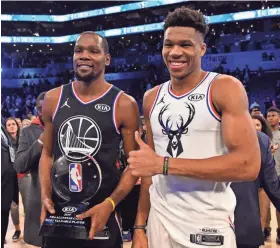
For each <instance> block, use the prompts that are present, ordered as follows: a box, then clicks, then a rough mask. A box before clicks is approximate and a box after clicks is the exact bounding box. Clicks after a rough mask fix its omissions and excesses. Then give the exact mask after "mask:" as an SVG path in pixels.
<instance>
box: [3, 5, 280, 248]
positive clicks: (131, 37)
mask: <svg viewBox="0 0 280 248" xmlns="http://www.w3.org/2000/svg"><path fill="white" fill-rule="evenodd" d="M180 6H186V7H190V8H193V9H196V10H199V11H201V12H203V13H204V14H205V15H206V16H207V20H208V22H209V24H210V30H209V33H208V35H207V37H206V43H207V46H208V48H207V53H206V55H205V56H204V58H203V59H202V61H203V63H202V68H203V69H204V70H211V71H216V72H219V73H225V74H229V75H233V76H235V77H237V78H238V79H239V80H240V81H241V82H242V83H243V84H244V87H245V88H246V91H247V93H248V97H249V101H250V105H251V106H254V105H260V108H261V110H262V112H263V113H265V112H266V110H267V109H268V108H269V107H271V106H277V107H280V2H279V1H254V2H248V1H241V2H230V1H226V2H223V1H216V2H203V1H197V2H194V1H179V0H178V1H175V0H173V1H171V0H166V1H164V0H163V1H146V2H138V1H103V2H101V1H100V2H98V1H91V2H80V1H79V2H78V1H76V2H75V1H73V2H68V1H40V2H39V1H37V2H35V1H32V2H31V1H30V2H27V1H2V2H1V9H2V10H1V90H2V91H1V106H2V109H1V113H2V115H1V117H2V118H1V120H2V123H3V122H4V121H5V118H7V117H10V116H12V117H20V118H22V119H23V118H26V117H27V116H28V115H33V114H34V115H36V111H37V110H36V108H35V99H36V97H37V96H38V94H39V93H40V92H42V91H46V90H49V89H52V88H54V87H57V86H60V85H61V84H66V83H68V82H69V81H71V80H74V75H73V71H72V54H73V47H74V41H75V39H76V38H77V36H78V34H79V33H81V32H83V31H89V30H90V31H97V32H99V33H100V34H102V35H104V36H105V37H106V38H107V39H108V42H109V47H110V53H111V55H112V62H111V65H110V66H109V67H108V68H107V69H106V79H107V81H109V82H110V83H112V84H114V85H116V86H118V87H119V88H121V89H123V90H124V91H125V92H127V93H128V94H130V95H132V96H133V97H134V98H135V99H136V100H137V102H138V104H139V108H140V110H141V109H142V98H143V94H144V92H145V91H146V90H147V89H150V88H151V87H153V86H155V85H158V84H160V83H162V82H165V81H167V80H168V79H169V74H168V71H167V70H166V67H165V65H164V64H163V61H162V58H161V48H162V40H163V31H162V22H163V20H164V17H165V16H166V15H167V13H168V12H169V11H173V10H174V9H175V8H176V7H180ZM22 218H23V217H22ZM274 218H275V216H274ZM274 221H275V220H274ZM21 223H22V224H23V220H21ZM274 224H275V222H274ZM273 230H275V228H273ZM12 232H13V230H12V226H10V227H9V231H8V233H7V242H8V244H7V245H6V247H9V248H10V247H28V246H27V245H24V244H23V241H22V240H21V241H20V242H19V243H15V244H12V241H11V236H12ZM126 245H128V244H126ZM127 247H130V246H129V245H128V246H127ZM266 247H277V246H276V244H275V233H273V236H272V242H271V243H268V244H267V246H266Z"/></svg>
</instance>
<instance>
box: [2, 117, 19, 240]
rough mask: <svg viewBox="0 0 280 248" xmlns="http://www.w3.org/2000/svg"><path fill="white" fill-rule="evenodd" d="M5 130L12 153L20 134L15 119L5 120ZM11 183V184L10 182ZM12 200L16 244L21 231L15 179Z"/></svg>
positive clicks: (17, 189)
mask: <svg viewBox="0 0 280 248" xmlns="http://www.w3.org/2000/svg"><path fill="white" fill-rule="evenodd" d="M6 130H7V133H8V134H9V136H10V139H11V144H12V147H13V149H14V151H15V152H16V150H17V148H18V139H19V134H20V127H19V125H18V123H17V121H16V119H15V118H13V117H9V118H7V120H6ZM11 183H12V182H11ZM13 184H14V190H15V191H14V194H13V196H14V198H13V201H12V204H11V217H12V221H13V224H14V226H15V233H14V235H13V237H12V239H13V241H14V242H16V241H18V240H19V238H20V234H21V230H20V226H19V206H18V204H19V188H18V180H17V179H16V178H15V180H14V182H13Z"/></svg>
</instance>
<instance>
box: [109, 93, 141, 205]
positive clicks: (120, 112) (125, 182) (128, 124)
mask: <svg viewBox="0 0 280 248" xmlns="http://www.w3.org/2000/svg"><path fill="white" fill-rule="evenodd" d="M139 120H140V116H139V111H138V106H137V103H136V101H135V100H134V99H133V98H132V97H130V96H128V95H126V94H124V93H123V94H122V95H121V96H120V98H119V101H118V103H117V123H119V126H120V132H121V135H122V139H123V145H124V152H125V155H126V157H128V153H129V152H130V151H132V150H137V149H138V146H137V143H136V141H135V138H134V133H135V131H138V130H139ZM137 180H138V177H135V176H133V175H132V174H131V171H130V170H129V168H126V170H125V171H124V172H123V174H122V177H121V180H120V182H119V184H118V186H117V188H116V189H115V190H114V192H113V193H112V195H111V196H110V197H111V198H112V199H113V201H114V202H115V204H116V205H117V204H118V203H119V202H120V201H121V200H122V199H123V198H124V197H126V196H127V194H128V193H129V192H130V191H131V190H132V188H133V187H134V186H135V184H136V182H137Z"/></svg>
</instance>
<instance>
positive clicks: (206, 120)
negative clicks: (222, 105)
mask: <svg viewBox="0 0 280 248" xmlns="http://www.w3.org/2000/svg"><path fill="white" fill-rule="evenodd" d="M150 118H151V126H152V131H153V135H154V136H159V137H164V136H166V138H168V139H171V140H172V139H181V137H182V136H193V135H202V134H205V133H213V132H214V131H220V128H221V125H220V118H219V116H218V114H217V113H216V112H215V109H214V107H213V103H212V102H211V99H210V96H209V93H207V91H203V90H202V89H199V88H198V89H197V90H195V91H193V92H191V93H190V94H186V95H183V96H180V97H176V96H174V95H172V94H170V92H168V90H164V89H162V90H161V92H160V93H159V95H158V99H157V101H156V102H155V105H154V108H153V110H152V112H151V116H150Z"/></svg>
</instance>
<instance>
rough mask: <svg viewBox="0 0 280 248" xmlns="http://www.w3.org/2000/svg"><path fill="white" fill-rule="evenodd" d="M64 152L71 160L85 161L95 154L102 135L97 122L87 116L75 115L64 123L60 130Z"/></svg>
mask: <svg viewBox="0 0 280 248" xmlns="http://www.w3.org/2000/svg"><path fill="white" fill-rule="evenodd" d="M58 135H59V137H58V141H59V146H60V149H61V151H62V153H63V154H64V155H65V156H66V158H67V159H68V160H69V161H72V162H84V161H86V160H88V159H89V156H94V155H95V154H96V153H97V152H98V150H99V148H100V145H101V142H102V136H101V131H100V128H99V126H98V125H97V123H96V122H95V121H94V120H92V119H91V118H89V117H87V116H73V117H70V118H69V119H67V120H66V121H64V122H63V123H62V125H61V126H60V129H59V131H58Z"/></svg>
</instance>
